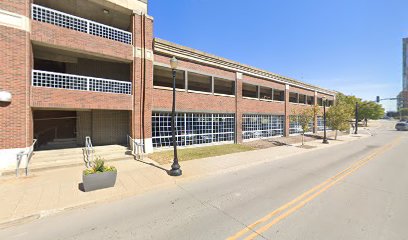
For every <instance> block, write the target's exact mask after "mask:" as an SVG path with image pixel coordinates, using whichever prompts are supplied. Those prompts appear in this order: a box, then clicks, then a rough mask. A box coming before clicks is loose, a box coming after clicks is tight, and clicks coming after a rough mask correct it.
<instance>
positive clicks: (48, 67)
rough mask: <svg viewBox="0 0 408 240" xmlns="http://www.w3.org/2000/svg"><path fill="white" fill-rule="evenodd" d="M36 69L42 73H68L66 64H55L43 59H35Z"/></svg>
mask: <svg viewBox="0 0 408 240" xmlns="http://www.w3.org/2000/svg"><path fill="white" fill-rule="evenodd" d="M34 69H35V70H41V71H49V72H57V73H66V64H65V63H64V62H55V61H50V60H43V59H38V58H35V59H34Z"/></svg>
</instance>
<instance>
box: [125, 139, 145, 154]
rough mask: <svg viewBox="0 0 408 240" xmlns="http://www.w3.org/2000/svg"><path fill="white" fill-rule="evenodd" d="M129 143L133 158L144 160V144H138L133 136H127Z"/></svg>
mask: <svg viewBox="0 0 408 240" xmlns="http://www.w3.org/2000/svg"><path fill="white" fill-rule="evenodd" d="M127 143H128V148H129V150H130V152H131V153H132V155H133V156H135V159H136V160H143V147H144V144H143V143H142V142H140V143H138V142H137V141H136V140H135V139H133V138H132V137H131V136H129V135H128V136H127Z"/></svg>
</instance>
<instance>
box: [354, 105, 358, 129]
mask: <svg viewBox="0 0 408 240" xmlns="http://www.w3.org/2000/svg"><path fill="white" fill-rule="evenodd" d="M355 117H356V127H355V131H354V134H357V131H358V102H356V116H355Z"/></svg>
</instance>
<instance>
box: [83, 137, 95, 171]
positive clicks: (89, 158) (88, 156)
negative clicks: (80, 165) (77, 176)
mask: <svg viewBox="0 0 408 240" xmlns="http://www.w3.org/2000/svg"><path fill="white" fill-rule="evenodd" d="M94 152H95V150H94V148H93V146H92V141H91V137H88V136H86V137H85V148H84V160H85V165H86V167H87V168H89V167H91V165H92V162H93V160H94Z"/></svg>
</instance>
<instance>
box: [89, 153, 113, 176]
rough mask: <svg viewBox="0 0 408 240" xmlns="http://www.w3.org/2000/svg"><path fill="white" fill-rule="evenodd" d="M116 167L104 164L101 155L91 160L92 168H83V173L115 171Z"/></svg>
mask: <svg viewBox="0 0 408 240" xmlns="http://www.w3.org/2000/svg"><path fill="white" fill-rule="evenodd" d="M116 171H117V170H116V168H115V167H113V166H105V160H104V159H103V158H101V157H97V158H96V159H95V160H94V161H93V162H92V168H90V169H85V170H84V174H85V175H89V174H95V173H103V172H116Z"/></svg>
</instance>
